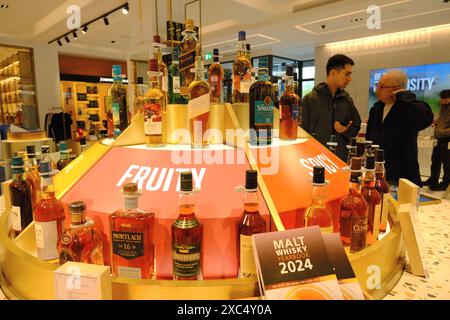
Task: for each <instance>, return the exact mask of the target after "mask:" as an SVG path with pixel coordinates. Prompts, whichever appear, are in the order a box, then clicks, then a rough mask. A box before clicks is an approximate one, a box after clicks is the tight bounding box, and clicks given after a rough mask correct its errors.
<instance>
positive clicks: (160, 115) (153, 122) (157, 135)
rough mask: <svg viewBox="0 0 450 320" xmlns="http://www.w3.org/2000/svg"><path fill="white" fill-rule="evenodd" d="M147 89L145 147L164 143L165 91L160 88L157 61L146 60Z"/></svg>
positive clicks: (145, 98)
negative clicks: (147, 70) (147, 69)
mask: <svg viewBox="0 0 450 320" xmlns="http://www.w3.org/2000/svg"><path fill="white" fill-rule="evenodd" d="M148 68H149V72H148V83H149V89H148V91H147V93H146V94H145V97H144V131H145V142H146V144H147V147H163V146H164V145H165V141H166V139H165V127H164V121H163V120H164V117H165V112H166V100H167V98H166V93H165V92H164V91H163V90H162V89H161V75H162V74H161V72H160V71H158V61H157V60H156V59H150V60H149V61H148Z"/></svg>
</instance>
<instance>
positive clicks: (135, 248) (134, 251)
mask: <svg viewBox="0 0 450 320" xmlns="http://www.w3.org/2000/svg"><path fill="white" fill-rule="evenodd" d="M112 247H113V253H114V254H116V255H118V256H120V257H122V258H124V259H127V260H131V259H135V258H139V257H142V256H144V234H143V233H134V232H119V231H113V232H112Z"/></svg>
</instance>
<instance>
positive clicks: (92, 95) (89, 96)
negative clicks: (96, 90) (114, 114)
mask: <svg viewBox="0 0 450 320" xmlns="http://www.w3.org/2000/svg"><path fill="white" fill-rule="evenodd" d="M86 96H87V97H88V98H95V97H97V98H98V96H99V95H98V94H91V93H87V94H86Z"/></svg>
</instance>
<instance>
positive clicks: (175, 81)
mask: <svg viewBox="0 0 450 320" xmlns="http://www.w3.org/2000/svg"><path fill="white" fill-rule="evenodd" d="M179 56H180V50H179V49H178V47H175V48H173V54H172V64H171V65H170V67H169V103H170V104H186V103H187V101H186V100H185V99H184V97H183V96H182V95H181V93H180V87H181V82H180V81H181V78H180V69H179V63H180V62H179V59H180V58H179Z"/></svg>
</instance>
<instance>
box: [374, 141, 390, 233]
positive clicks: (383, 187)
mask: <svg viewBox="0 0 450 320" xmlns="http://www.w3.org/2000/svg"><path fill="white" fill-rule="evenodd" d="M375 179H376V182H375V189H377V191H378V192H379V193H380V197H381V208H383V200H384V198H385V197H384V195H385V194H389V191H390V190H389V184H388V183H387V181H386V170H385V168H384V150H383V149H378V150H376V151H375ZM381 218H382V219H381V220H380V232H386V228H387V219H386V218H387V217H385V218H384V219H383V217H381ZM383 220H384V221H383Z"/></svg>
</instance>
